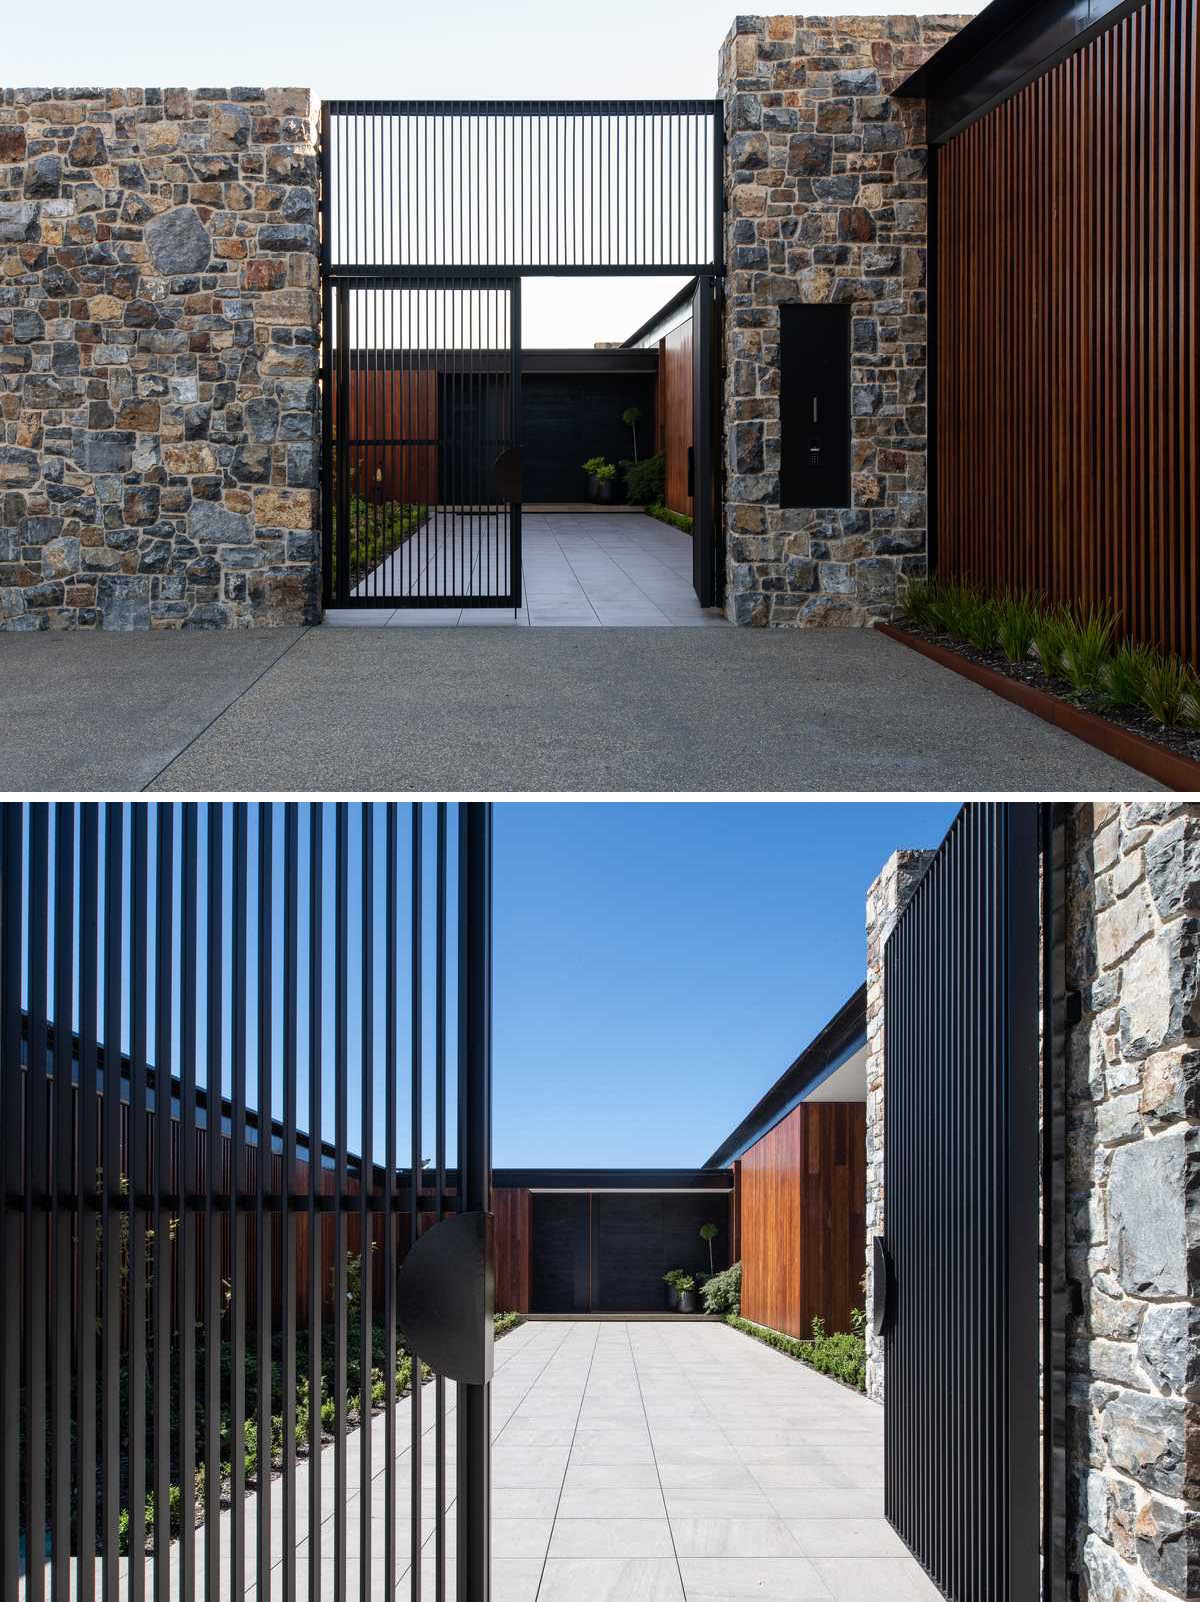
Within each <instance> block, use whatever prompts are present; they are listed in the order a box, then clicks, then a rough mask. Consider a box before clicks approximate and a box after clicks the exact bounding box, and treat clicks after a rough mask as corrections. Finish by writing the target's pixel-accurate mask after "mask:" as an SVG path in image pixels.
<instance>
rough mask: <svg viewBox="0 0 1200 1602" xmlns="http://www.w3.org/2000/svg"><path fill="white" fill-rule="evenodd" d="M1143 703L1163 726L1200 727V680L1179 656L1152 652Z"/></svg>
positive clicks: (1144, 673) (1145, 680)
mask: <svg viewBox="0 0 1200 1602" xmlns="http://www.w3.org/2000/svg"><path fill="white" fill-rule="evenodd" d="M1141 699H1142V705H1143V706H1144V707H1145V708H1146V711H1147V712H1149V714H1150V716H1151V717H1152V718H1153V719H1154V721H1155V722H1156V723H1159V724H1161V725H1162V727H1163V728H1167V729H1170V728H1174V727H1176V726H1177V725H1178V724H1181V723H1184V724H1189V725H1191V726H1192V727H1193V728H1196V727H1200V679H1197V677H1196V675H1195V673H1193V672H1192V670H1191V668H1190V667H1188V665H1187V663H1186V662H1181V661H1180V660H1179V658H1178V657H1176V656H1163V655H1162V654H1161V653H1160V652H1158V651H1151V652H1149V653H1148V655H1147V660H1146V663H1145V666H1144V670H1143V674H1142V696H1141Z"/></svg>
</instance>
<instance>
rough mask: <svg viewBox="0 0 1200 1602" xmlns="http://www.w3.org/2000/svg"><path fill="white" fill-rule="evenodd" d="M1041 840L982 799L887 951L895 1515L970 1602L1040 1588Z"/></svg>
mask: <svg viewBox="0 0 1200 1602" xmlns="http://www.w3.org/2000/svg"><path fill="white" fill-rule="evenodd" d="M1038 831H1039V819H1038V808H1037V807H1036V806H1034V805H1022V804H1017V805H968V806H966V807H964V808H963V809H962V811H961V812H960V813H959V815H958V817H957V818H956V820H955V822H954V824H953V825H952V827H951V829H950V831H949V833H948V834H947V836H946V839H945V841H944V842H943V844H942V846H941V848H940V850H939V851H938V853H937V855H936V857H935V858H934V860H933V862H932V863H931V864H930V866H929V869H928V871H927V872H926V874H925V875H924V877H923V879H922V881H921V883H920V884H919V885H918V887H917V889H916V891H915V893H914V895H913V898H912V900H911V902H910V903H909V905H908V907H907V908H906V909H905V910H904V912H903V913H902V914H901V916H900V918H899V920H898V922H897V924H896V927H895V929H894V931H893V933H892V934H891V936H890V938H889V940H888V942H887V946H886V948H885V955H884V975H885V1010H884V1027H885V1050H886V1067H885V1073H884V1096H885V1103H886V1112H885V1118H886V1122H885V1148H886V1170H885V1175H886V1177H885V1242H886V1259H887V1261H886V1268H884V1267H883V1265H880V1268H881V1269H882V1270H883V1271H885V1272H886V1274H887V1284H886V1296H884V1295H882V1294H881V1292H882V1290H883V1288H884V1287H883V1286H882V1285H878V1287H877V1294H876V1309H877V1313H878V1310H879V1309H880V1308H881V1307H882V1308H883V1309H884V1311H885V1324H884V1336H885V1365H884V1367H885V1484H886V1497H885V1507H886V1513H887V1517H888V1518H889V1519H890V1521H891V1522H892V1524H893V1525H894V1526H895V1528H896V1529H897V1531H898V1532H899V1534H900V1535H901V1536H902V1538H903V1539H904V1541H905V1542H906V1543H907V1545H908V1546H909V1547H910V1548H911V1550H912V1551H913V1553H914V1554H915V1555H916V1557H917V1558H918V1559H919V1560H920V1561H921V1563H922V1564H923V1565H924V1566H925V1568H926V1569H927V1570H928V1572H929V1574H930V1575H931V1576H932V1578H933V1579H934V1580H935V1581H936V1583H937V1584H938V1585H939V1586H940V1587H941V1589H942V1590H943V1591H944V1592H945V1594H946V1595H947V1596H948V1597H951V1598H953V1599H954V1602H1029V1599H1030V1598H1034V1597H1037V1596H1038V1595H1039V1594H1040V1587H1041V1572H1040V1552H1041V1546H1042V1523H1043V1516H1044V1513H1043V1510H1044V1503H1043V1496H1042V1486H1041V1479H1042V1475H1041V1458H1040V1453H1041V1446H1040V1432H1039V1408H1040V1405H1041V1394H1040V1383H1039V1363H1040V1357H1041V1348H1040V1341H1041V1334H1040V1305H1041V1288H1040V1286H1041V1280H1040V1273H1041V1270H1040V1265H1039V1207H1040V1199H1039V1179H1040V1169H1041V1140H1042V1135H1041V1128H1040V1123H1039V1077H1040V1076H1039V1042H1038V1035H1039V1005H1040V1001H1039V977H1040V970H1039V964H1040V955H1039V933H1040V928H1039V832H1038Z"/></svg>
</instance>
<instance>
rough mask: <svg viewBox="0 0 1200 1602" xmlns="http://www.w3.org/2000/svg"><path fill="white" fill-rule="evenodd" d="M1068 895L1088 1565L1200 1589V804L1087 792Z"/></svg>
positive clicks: (1079, 1564) (1073, 1248) (1136, 1580)
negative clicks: (1094, 798)
mask: <svg viewBox="0 0 1200 1602" xmlns="http://www.w3.org/2000/svg"><path fill="white" fill-rule="evenodd" d="M1068 907H1069V923H1068V926H1069V931H1070V939H1069V946H1068V955H1067V964H1068V966H1067V980H1068V984H1069V985H1070V986H1071V987H1072V988H1073V989H1076V990H1078V991H1079V992H1080V994H1081V996H1082V1001H1083V1016H1082V1019H1081V1021H1080V1023H1079V1024H1078V1025H1077V1026H1076V1027H1075V1028H1073V1029H1072V1031H1071V1033H1070V1037H1069V1046H1068V1051H1069V1058H1068V1063H1069V1108H1070V1111H1069V1122H1068V1148H1067V1149H1068V1189H1069V1200H1070V1217H1069V1221H1068V1253H1069V1263H1068V1271H1069V1274H1070V1277H1071V1279H1072V1280H1073V1281H1074V1282H1075V1283H1076V1284H1077V1285H1078V1286H1079V1287H1080V1297H1081V1312H1080V1315H1079V1316H1078V1318H1076V1319H1075V1320H1073V1322H1072V1324H1071V1327H1070V1330H1069V1336H1068V1347H1067V1359H1068V1365H1069V1370H1070V1409H1071V1431H1070V1460H1071V1464H1072V1468H1073V1471H1074V1487H1073V1490H1074V1496H1075V1503H1076V1505H1075V1508H1074V1519H1073V1522H1074V1526H1075V1529H1076V1536H1077V1539H1076V1543H1075V1552H1074V1554H1073V1564H1074V1567H1075V1569H1076V1571H1077V1573H1078V1575H1079V1577H1080V1581H1081V1590H1080V1595H1081V1597H1083V1598H1085V1599H1086V1602H1119V1599H1125V1598H1128V1599H1129V1602H1151V1599H1155V1602H1166V1599H1167V1598H1168V1597H1170V1598H1178V1597H1183V1596H1196V1595H1197V1594H1200V1511H1198V1505H1200V805H1197V804H1195V803H1190V804H1189V803H1186V802H1181V801H1161V802H1124V803H1121V804H1119V805H1117V804H1110V803H1104V804H1101V803H1094V804H1089V805H1085V806H1081V807H1079V808H1077V809H1076V812H1075V815H1074V820H1073V842H1072V848H1071V872H1070V876H1069V881H1068ZM1189 1508H1190V1512H1189V1511H1188V1510H1189Z"/></svg>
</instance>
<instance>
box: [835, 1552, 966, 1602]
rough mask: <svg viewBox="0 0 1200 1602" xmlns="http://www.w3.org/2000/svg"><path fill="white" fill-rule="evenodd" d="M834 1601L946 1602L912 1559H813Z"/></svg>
mask: <svg viewBox="0 0 1200 1602" xmlns="http://www.w3.org/2000/svg"><path fill="white" fill-rule="evenodd" d="M813 1567H814V1568H815V1569H816V1571H817V1573H818V1574H819V1575H820V1577H821V1580H822V1583H823V1584H824V1585H825V1587H826V1589H827V1591H828V1594H829V1595H830V1596H831V1597H833V1598H834V1602H943V1598H942V1593H941V1592H940V1591H939V1590H938V1588H937V1586H936V1585H934V1583H933V1581H932V1580H931V1579H930V1578H929V1576H928V1575H927V1574H926V1573H925V1571H924V1570H923V1569H922V1568H921V1566H920V1564H919V1563H917V1562H916V1561H915V1560H914V1559H913V1558H910V1557H904V1558H889V1557H857V1558H856V1557H842V1558H814V1559H813Z"/></svg>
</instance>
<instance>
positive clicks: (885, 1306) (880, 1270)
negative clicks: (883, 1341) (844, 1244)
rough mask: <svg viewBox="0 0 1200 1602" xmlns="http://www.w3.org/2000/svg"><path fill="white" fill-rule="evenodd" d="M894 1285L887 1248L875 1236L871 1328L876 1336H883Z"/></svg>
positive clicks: (881, 1240) (872, 1262) (878, 1237)
mask: <svg viewBox="0 0 1200 1602" xmlns="http://www.w3.org/2000/svg"><path fill="white" fill-rule="evenodd" d="M894 1283H895V1281H894V1276H893V1274H892V1261H891V1258H890V1257H889V1256H888V1251H887V1247H886V1246H885V1245H884V1244H883V1236H882V1235H876V1236H875V1237H874V1249H873V1250H872V1253H871V1328H872V1329H873V1330H874V1332H875V1334H876V1335H882V1334H883V1331H884V1327H885V1325H886V1324H887V1321H888V1316H889V1314H890V1313H891V1310H892V1308H891V1300H892V1287H893V1284H894Z"/></svg>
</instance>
